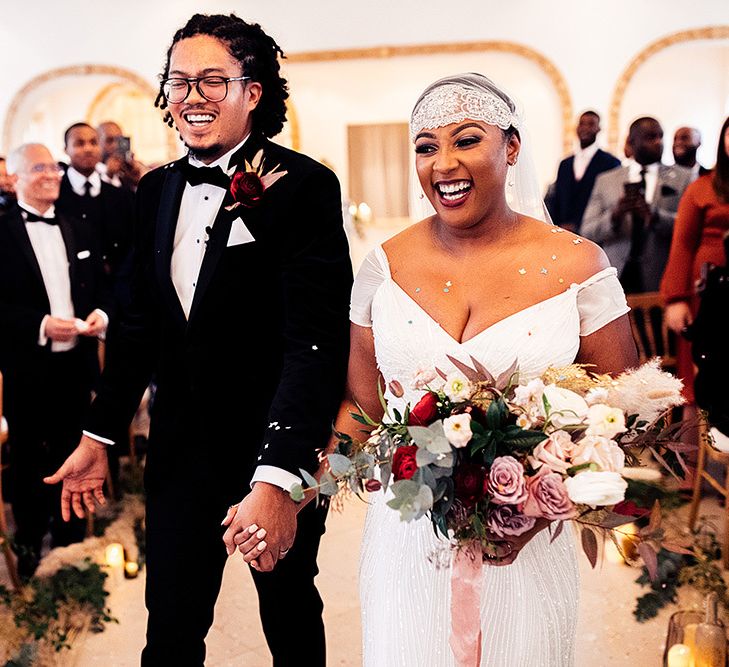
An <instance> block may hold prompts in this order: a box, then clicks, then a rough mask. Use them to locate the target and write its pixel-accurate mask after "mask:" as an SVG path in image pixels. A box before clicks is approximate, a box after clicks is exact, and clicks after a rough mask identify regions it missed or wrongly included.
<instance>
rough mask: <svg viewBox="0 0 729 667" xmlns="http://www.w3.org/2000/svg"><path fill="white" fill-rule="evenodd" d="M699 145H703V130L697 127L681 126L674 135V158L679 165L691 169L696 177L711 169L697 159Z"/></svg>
mask: <svg viewBox="0 0 729 667" xmlns="http://www.w3.org/2000/svg"><path fill="white" fill-rule="evenodd" d="M699 146H701V132H699V131H698V130H697V129H696V128H695V127H679V128H678V129H677V130H676V132H675V134H674V135H673V146H672V152H673V160H674V162H675V163H676V164H677V165H678V166H679V167H685V168H686V169H690V170H691V173H692V174H693V177H694V178H698V177H699V176H703V175H704V174H706V173H708V171H709V170H708V169H706V168H705V167H703V166H702V165H700V164H699V162H698V160H697V159H696V152H697V151H698V150H699Z"/></svg>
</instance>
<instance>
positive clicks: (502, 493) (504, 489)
mask: <svg viewBox="0 0 729 667" xmlns="http://www.w3.org/2000/svg"><path fill="white" fill-rule="evenodd" d="M487 491H488V493H489V495H490V496H491V501H492V502H494V503H497V504H499V505H518V504H519V503H523V502H524V501H525V500H526V497H527V493H526V486H525V484H524V467H523V466H522V465H521V463H519V461H517V460H516V459H515V458H514V457H513V456H499V457H498V458H496V459H494V462H493V463H492V464H491V470H489V479H488V489H487Z"/></svg>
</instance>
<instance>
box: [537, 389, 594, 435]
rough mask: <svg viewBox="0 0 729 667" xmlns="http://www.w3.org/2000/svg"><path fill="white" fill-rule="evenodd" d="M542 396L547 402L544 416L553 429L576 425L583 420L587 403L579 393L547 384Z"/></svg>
mask: <svg viewBox="0 0 729 667" xmlns="http://www.w3.org/2000/svg"><path fill="white" fill-rule="evenodd" d="M544 396H545V397H546V399H547V401H548V402H549V414H548V415H545V417H546V418H548V419H549V421H550V423H551V425H552V426H553V427H554V428H555V429H560V428H564V427H565V426H578V425H579V424H582V423H583V422H584V420H585V417H586V416H587V410H588V405H587V403H586V402H585V399H584V398H582V396H580V395H579V394H576V393H575V392H574V391H570V390H569V389H563V388H562V387H558V386H557V385H554V384H549V385H547V386H546V387H545V388H544ZM543 409H544V407H543V406H542V410H543Z"/></svg>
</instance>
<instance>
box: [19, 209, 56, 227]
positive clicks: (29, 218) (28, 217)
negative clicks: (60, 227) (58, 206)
mask: <svg viewBox="0 0 729 667" xmlns="http://www.w3.org/2000/svg"><path fill="white" fill-rule="evenodd" d="M22 211H23V213H25V221H26V222H45V223H46V224H47V225H57V224H58V220H56V218H44V217H43V216H42V215H36V214H35V213H33V212H31V211H28V210H27V209H24V208H23V209H22Z"/></svg>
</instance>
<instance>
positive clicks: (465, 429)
mask: <svg viewBox="0 0 729 667" xmlns="http://www.w3.org/2000/svg"><path fill="white" fill-rule="evenodd" d="M443 431H444V432H445V437H446V438H447V439H448V442H450V443H451V444H452V445H453V446H454V447H456V448H457V449H460V448H461V447H465V446H466V445H467V444H468V443H469V441H470V440H471V437H472V436H473V433H471V415H469V414H461V415H453V416H452V417H446V418H445V419H444V420H443Z"/></svg>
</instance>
